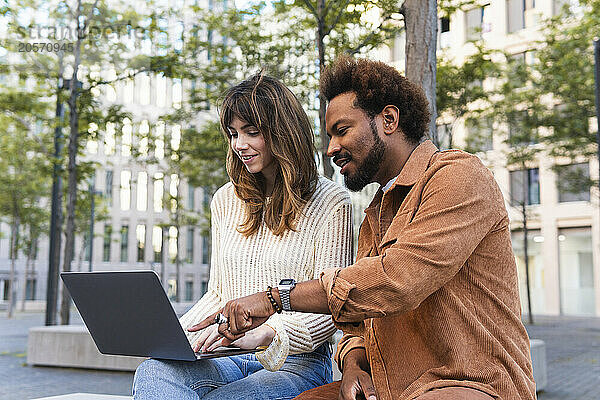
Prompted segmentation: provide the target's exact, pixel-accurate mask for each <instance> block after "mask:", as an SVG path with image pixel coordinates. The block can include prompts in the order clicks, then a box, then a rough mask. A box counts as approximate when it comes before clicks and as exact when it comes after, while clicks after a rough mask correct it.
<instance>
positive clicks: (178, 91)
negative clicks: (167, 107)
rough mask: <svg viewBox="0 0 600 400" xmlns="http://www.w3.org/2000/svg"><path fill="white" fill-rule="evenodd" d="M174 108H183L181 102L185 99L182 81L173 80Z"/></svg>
mask: <svg viewBox="0 0 600 400" xmlns="http://www.w3.org/2000/svg"><path fill="white" fill-rule="evenodd" d="M171 90H172V91H173V108H175V109H179V108H181V100H182V98H183V87H182V86H181V79H173V86H172V88H171Z"/></svg>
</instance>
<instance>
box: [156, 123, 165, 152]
mask: <svg viewBox="0 0 600 400" xmlns="http://www.w3.org/2000/svg"><path fill="white" fill-rule="evenodd" d="M154 156H155V157H156V158H157V159H158V160H162V159H163V158H165V123H164V122H163V121H158V123H157V124H156V139H155V140H154Z"/></svg>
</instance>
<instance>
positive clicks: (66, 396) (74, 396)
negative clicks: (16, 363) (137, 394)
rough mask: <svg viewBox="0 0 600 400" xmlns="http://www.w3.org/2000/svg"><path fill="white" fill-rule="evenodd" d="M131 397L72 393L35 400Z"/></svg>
mask: <svg viewBox="0 0 600 400" xmlns="http://www.w3.org/2000/svg"><path fill="white" fill-rule="evenodd" d="M131 398H132V397H131V396H115V395H111V394H93V393H71V394H63V395H60V396H51V397H39V398H37V399H33V400H131Z"/></svg>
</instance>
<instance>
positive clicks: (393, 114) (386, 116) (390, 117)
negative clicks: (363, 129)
mask: <svg viewBox="0 0 600 400" xmlns="http://www.w3.org/2000/svg"><path fill="white" fill-rule="evenodd" d="M380 115H381V119H382V123H383V133H385V134H386V135H391V134H392V133H394V132H396V130H398V117H399V115H400V112H399V111H398V107H396V106H394V105H391V104H390V105H387V106H385V107H384V108H383V110H381V113H380Z"/></svg>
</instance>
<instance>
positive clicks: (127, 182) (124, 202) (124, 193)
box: [120, 170, 131, 211]
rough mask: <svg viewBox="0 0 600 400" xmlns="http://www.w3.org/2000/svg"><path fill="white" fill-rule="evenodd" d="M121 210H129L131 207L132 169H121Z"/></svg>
mask: <svg viewBox="0 0 600 400" xmlns="http://www.w3.org/2000/svg"><path fill="white" fill-rule="evenodd" d="M120 194H121V196H120V200H121V210H122V211H127V210H129V209H130V208H131V171H125V170H123V171H121V193H120Z"/></svg>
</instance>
